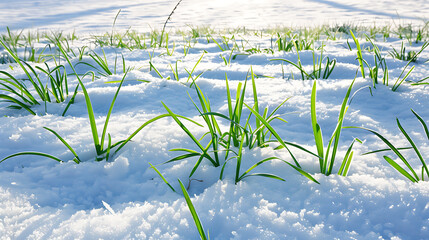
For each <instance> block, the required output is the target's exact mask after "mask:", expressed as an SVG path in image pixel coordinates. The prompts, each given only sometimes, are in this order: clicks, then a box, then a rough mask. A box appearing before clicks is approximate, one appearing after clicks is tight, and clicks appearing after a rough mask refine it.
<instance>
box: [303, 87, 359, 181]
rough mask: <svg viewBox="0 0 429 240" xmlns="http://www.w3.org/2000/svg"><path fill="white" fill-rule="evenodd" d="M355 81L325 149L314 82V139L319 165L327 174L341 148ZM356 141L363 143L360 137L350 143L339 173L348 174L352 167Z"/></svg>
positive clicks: (312, 113) (312, 115) (312, 98)
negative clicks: (344, 124) (341, 138)
mask: <svg viewBox="0 0 429 240" xmlns="http://www.w3.org/2000/svg"><path fill="white" fill-rule="evenodd" d="M354 81H355V80H353V82H352V83H351V84H350V86H349V88H348V90H347V93H346V96H345V97H344V100H343V103H342V105H341V110H340V112H339V115H338V121H337V126H336V127H335V130H334V132H333V133H332V135H331V138H330V139H329V141H328V145H327V147H326V149H325V146H324V144H323V134H322V129H321V127H320V125H319V124H318V123H317V117H316V81H314V83H313V90H312V92H311V125H312V128H313V135H314V141H315V143H316V148H317V155H318V156H319V167H320V172H321V173H323V174H325V175H330V174H331V173H332V171H333V168H334V162H335V160H336V154H337V151H338V148H339V140H340V135H341V130H342V129H343V122H344V118H345V114H346V112H347V109H348V101H349V97H350V93H351V90H352V87H353V84H354ZM355 141H358V142H360V143H362V142H361V141H360V140H359V139H357V138H355V139H354V140H353V142H352V143H351V144H350V146H349V148H348V150H347V153H346V155H345V156H344V158H343V161H342V164H341V167H340V170H339V172H338V174H339V175H342V176H346V175H347V173H348V170H349V167H350V162H351V160H352V157H353V151H351V149H352V147H353V144H354V142H355Z"/></svg>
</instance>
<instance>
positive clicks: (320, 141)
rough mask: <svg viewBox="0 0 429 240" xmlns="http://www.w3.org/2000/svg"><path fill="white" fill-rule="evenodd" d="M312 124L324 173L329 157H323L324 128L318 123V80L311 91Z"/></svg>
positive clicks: (321, 169)
mask: <svg viewBox="0 0 429 240" xmlns="http://www.w3.org/2000/svg"><path fill="white" fill-rule="evenodd" d="M311 126H312V127H313V135H314V141H315V143H316V148H317V154H318V155H319V157H320V158H319V165H320V171H321V172H322V173H324V170H323V169H324V167H323V166H324V164H325V161H326V160H327V159H324V158H323V137H322V129H321V128H320V126H319V124H318V123H317V117H316V81H314V83H313V89H312V91H311Z"/></svg>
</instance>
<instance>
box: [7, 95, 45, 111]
mask: <svg viewBox="0 0 429 240" xmlns="http://www.w3.org/2000/svg"><path fill="white" fill-rule="evenodd" d="M0 99H5V100H6V101H9V102H13V103H15V104H18V105H19V106H20V107H22V108H24V109H25V110H27V111H28V112H29V113H31V114H33V115H36V113H35V112H33V110H31V109H30V107H29V106H27V105H26V104H25V103H23V102H21V101H19V100H18V99H16V98H13V97H11V96H8V95H5V94H0Z"/></svg>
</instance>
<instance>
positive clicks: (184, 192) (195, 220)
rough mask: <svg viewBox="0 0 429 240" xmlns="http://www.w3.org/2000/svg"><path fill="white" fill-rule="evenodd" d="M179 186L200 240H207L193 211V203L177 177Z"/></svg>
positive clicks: (195, 212)
mask: <svg viewBox="0 0 429 240" xmlns="http://www.w3.org/2000/svg"><path fill="white" fill-rule="evenodd" d="M178 181H179V184H180V188H181V189H182V192H183V196H184V197H185V200H186V203H187V204H188V208H189V211H191V214H192V218H193V219H194V222H195V226H196V227H197V229H198V233H199V234H200V237H201V239H202V240H207V237H206V234H205V233H204V228H203V225H202V224H201V221H200V218H199V217H198V214H197V211H195V208H194V205H193V204H192V201H191V198H190V197H189V194H188V192H187V191H186V188H185V186H183V183H182V182H181V181H180V180H179V179H178Z"/></svg>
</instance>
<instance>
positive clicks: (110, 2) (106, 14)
mask: <svg viewBox="0 0 429 240" xmlns="http://www.w3.org/2000/svg"><path fill="white" fill-rule="evenodd" d="M176 3H177V1H173V0H159V1H152V0H132V1H130V0H121V1H117V0H104V1H103V2H100V1H96V0H68V1H56V0H15V1H13V4H10V2H9V1H5V0H2V1H0V9H5V11H3V12H2V14H1V16H0V22H1V24H2V26H3V27H6V26H9V27H10V28H12V29H17V30H18V29H19V30H20V29H28V28H32V29H35V28H38V29H41V30H54V29H60V30H63V31H67V30H69V31H73V30H76V31H79V32H87V33H95V32H99V31H101V32H104V31H106V30H109V29H110V28H111V26H112V22H113V18H114V16H115V15H116V13H117V12H118V10H119V9H122V11H121V15H120V17H119V19H118V21H117V26H118V27H120V28H127V27H132V29H137V30H142V29H143V30H148V29H150V28H155V29H159V28H161V27H162V24H163V23H164V21H165V19H166V17H167V16H168V14H170V12H171V10H172V9H173V7H174V6H175V4H176ZM428 12H429V6H428V4H427V0H413V1H410V0H383V1H369V0H365V1H362V0H349V1H340V0H264V1H261V0H234V1H231V0H184V1H182V3H181V5H180V7H179V9H178V10H177V12H176V13H175V14H174V15H173V18H172V21H171V22H170V23H169V26H172V27H186V26H187V25H195V26H200V25H211V26H212V27H217V28H225V27H243V26H246V27H248V28H269V27H276V26H294V27H296V26H307V27H309V26H316V25H321V24H336V23H339V24H341V23H355V24H369V25H371V24H374V23H375V22H377V23H378V24H380V23H383V22H389V24H390V23H391V22H392V20H395V21H396V23H399V21H401V22H418V23H421V20H424V19H426V18H427V17H428V16H427V13H428Z"/></svg>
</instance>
